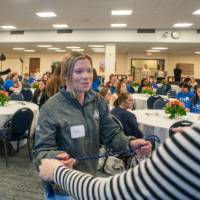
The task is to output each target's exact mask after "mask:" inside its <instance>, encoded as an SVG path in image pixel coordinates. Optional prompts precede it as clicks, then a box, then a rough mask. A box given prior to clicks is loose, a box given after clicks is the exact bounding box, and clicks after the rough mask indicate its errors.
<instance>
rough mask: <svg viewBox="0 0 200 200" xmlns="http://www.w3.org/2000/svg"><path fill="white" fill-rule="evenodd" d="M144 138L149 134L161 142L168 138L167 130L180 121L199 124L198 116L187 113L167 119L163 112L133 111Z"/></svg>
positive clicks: (199, 116) (199, 117) (199, 118)
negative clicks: (177, 117)
mask: <svg viewBox="0 0 200 200" xmlns="http://www.w3.org/2000/svg"><path fill="white" fill-rule="evenodd" d="M130 112H133V113H134V114H135V116H136V117H137V121H138V124H139V127H140V130H141V131H142V132H143V133H144V136H148V135H151V134H154V135H157V136H158V137H159V138H160V140H161V142H164V140H165V139H166V138H167V137H168V136H169V128H170V127H171V125H172V124H174V123H175V122H177V121H181V120H189V121H192V122H194V123H200V115H198V114H195V113H187V115H186V116H182V117H180V118H179V119H169V118H168V116H167V115H166V114H165V113H164V110H147V109H145V110H133V111H130Z"/></svg>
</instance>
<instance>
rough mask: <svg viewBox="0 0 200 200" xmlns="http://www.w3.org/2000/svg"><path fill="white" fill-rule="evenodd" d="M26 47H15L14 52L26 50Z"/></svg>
mask: <svg viewBox="0 0 200 200" xmlns="http://www.w3.org/2000/svg"><path fill="white" fill-rule="evenodd" d="M24 49H25V48H24V47H14V48H13V50H24Z"/></svg>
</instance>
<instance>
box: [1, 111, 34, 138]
mask: <svg viewBox="0 0 200 200" xmlns="http://www.w3.org/2000/svg"><path fill="white" fill-rule="evenodd" d="M32 121H33V111H32V110H31V109H30V108H20V109H19V110H17V111H16V112H15V114H14V115H13V117H12V118H11V119H10V120H9V121H7V122H6V124H5V125H4V126H10V127H11V132H12V133H11V138H10V140H11V141H12V140H20V139H22V138H26V137H29V134H30V129H31V125H32ZM25 136H26V137H25Z"/></svg>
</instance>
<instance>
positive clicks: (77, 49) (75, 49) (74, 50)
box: [72, 49, 85, 51]
mask: <svg viewBox="0 0 200 200" xmlns="http://www.w3.org/2000/svg"><path fill="white" fill-rule="evenodd" d="M72 51H85V50H84V49H72Z"/></svg>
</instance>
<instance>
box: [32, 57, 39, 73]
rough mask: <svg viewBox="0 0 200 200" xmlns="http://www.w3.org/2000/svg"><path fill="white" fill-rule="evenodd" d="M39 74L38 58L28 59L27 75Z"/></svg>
mask: <svg viewBox="0 0 200 200" xmlns="http://www.w3.org/2000/svg"><path fill="white" fill-rule="evenodd" d="M37 72H40V58H30V62H29V73H37Z"/></svg>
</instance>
